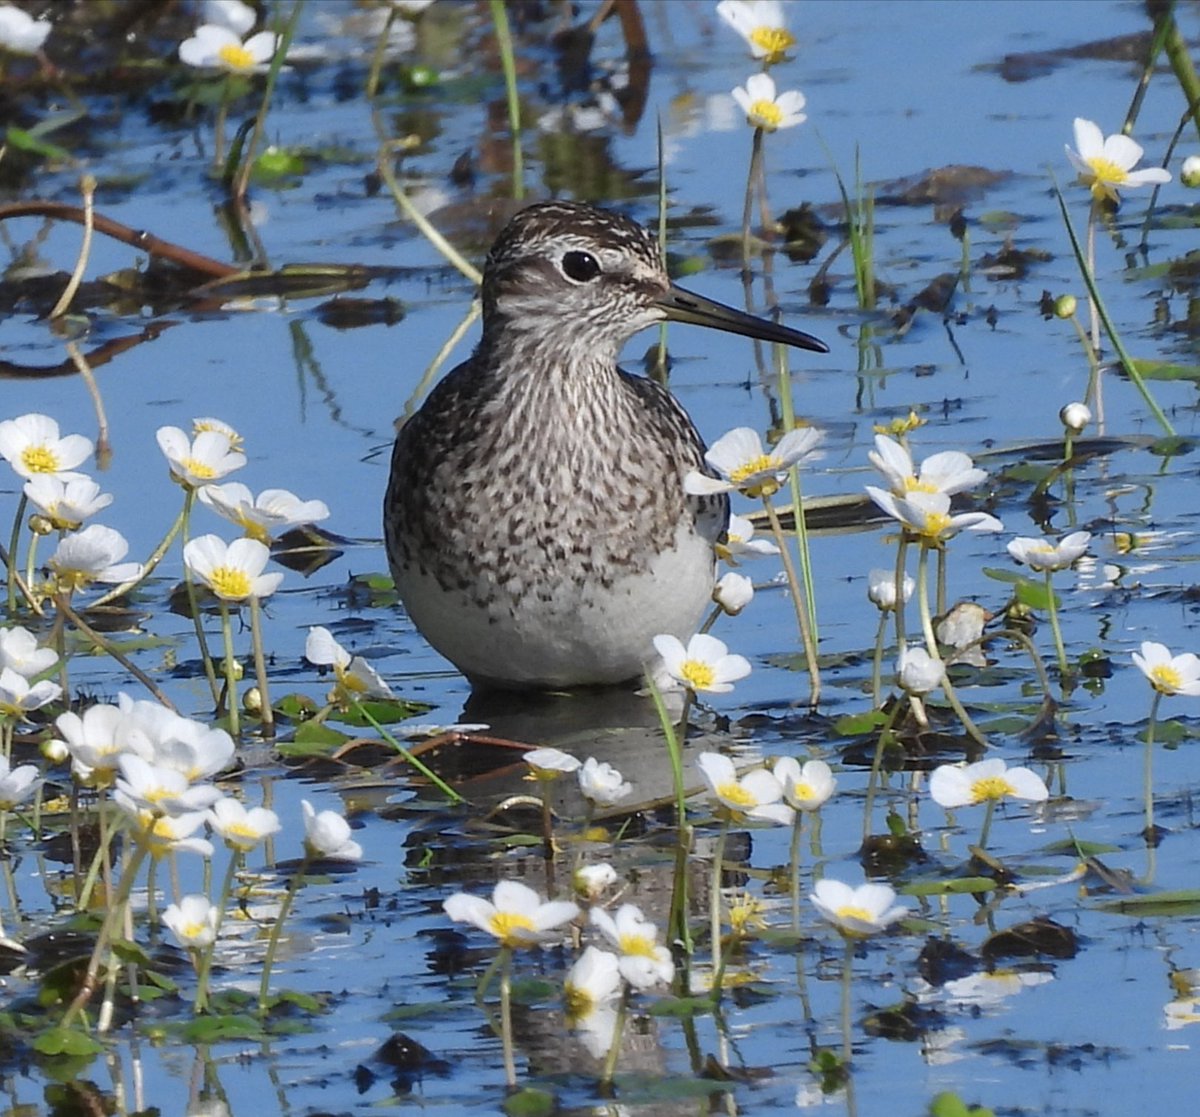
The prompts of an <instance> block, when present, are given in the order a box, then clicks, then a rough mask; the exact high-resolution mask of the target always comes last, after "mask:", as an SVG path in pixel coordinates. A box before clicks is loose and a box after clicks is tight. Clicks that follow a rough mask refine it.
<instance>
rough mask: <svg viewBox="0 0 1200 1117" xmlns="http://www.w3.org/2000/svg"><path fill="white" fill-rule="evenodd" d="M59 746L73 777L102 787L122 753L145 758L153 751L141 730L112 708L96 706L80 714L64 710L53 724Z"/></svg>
mask: <svg viewBox="0 0 1200 1117" xmlns="http://www.w3.org/2000/svg"><path fill="white" fill-rule="evenodd" d="M54 724H55V726H56V727H57V729H58V731H59V733H60V734H62V737H61V741H60V742H56V743H60V744H61V745H62V746H63V747H65V748H66V750H67V752H68V753H70V756H71V761H72V767H73V770H74V773H75V776H76V777H77V778H78V779H80V780H83V781H87V782H94V783H95V784H97V785H100V786H103V785H106V784H107V783H109V782H110V781H111V779H112V777H113V775H114V773H115V772H116V768H117V760H118V758H119V757H120V756H122V755H123V754H124V753H126V752H132V753H136V754H137V755H138V756H141V757H144V758H146V759H149V758H150V757H152V756H153V755H154V749H153V746H152V745H151V742H150V739H149V738H148V737H147V736H146V733H145V731H144V730H143V729H142V728H141V727H140V726H138V725H137V724H135V723H134V721H133V720H132V719H131V718H129V717H127V716H126V715H125V714H124V713H123V712H122V711H121V710H119V709H118V708H117V707H116V706H109V705H106V704H103V703H97V704H96V705H94V706H89V707H88V708H87V709H86V710H84V712H83V714H82V715H81V714H77V713H75V711H74V710H68V711H67V712H66V713H65V714H59V715H58V717H57V718H55V721H54Z"/></svg>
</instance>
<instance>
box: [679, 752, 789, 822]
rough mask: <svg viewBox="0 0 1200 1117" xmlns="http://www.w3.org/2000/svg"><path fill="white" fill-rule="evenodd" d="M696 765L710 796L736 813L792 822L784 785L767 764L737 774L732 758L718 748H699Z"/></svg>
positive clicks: (751, 817)
mask: <svg viewBox="0 0 1200 1117" xmlns="http://www.w3.org/2000/svg"><path fill="white" fill-rule="evenodd" d="M696 766H697V767H698V768H699V769H700V775H702V776H703V777H704V782H705V783H706V784H708V789H709V791H711V792H712V794H713V797H714V798H715V799H716V800H717V801H718V802H719V803H720V804H721V806H722V807H724V808H725V809H726V810H727V811H729V812H731V813H732V814H733V815H735V816H736V817H738V818H749V819H754V820H756V821H759V822H775V823H778V824H780V825H782V826H788V825H791V823H792V820H793V819H794V817H795V816H794V815H793V813H792V808H791V807H789V806H788V805H787V804H786V803H785V802H783V786H782V784H781V783H780V782H779V780H778V779H777V778H776V777H775V776H774V775H773V774H772V773H771V772H770V771H768V770H767V769H766V768H754V769H752V770H751V771H749V772H747V773H746V774H745V775H744V776H742V777H741V778H739V777H738V774H737V769H736V768H735V767H734V764H733V761H732V760H730V759H729V757H727V756H723V755H722V754H721V753H719V752H702V753H701V754H700V755H699V756H698V757H697V758H696Z"/></svg>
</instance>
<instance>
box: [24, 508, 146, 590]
mask: <svg viewBox="0 0 1200 1117" xmlns="http://www.w3.org/2000/svg"><path fill="white" fill-rule="evenodd" d="M128 552H129V544H128V543H127V542H126V541H125V537H124V536H123V535H122V534H121V533H120V532H119V531H113V529H112V528H110V527H104V526H103V525H101V524H92V525H90V526H89V527H85V528H84V529H83V530H82V531H76V532H72V533H71V534H70V535H64V536H63V537H62V539H60V540H59V541H58V547H57V549H56V550H55V552H54V554H52V555H51V556H50V558H49V560H48V561H47V565H48V566H49V567H50V569H51V570H52V571H53V572H54V576H55V579H56V581H57V582H58V587H59V589H62V590H78V589H84V588H86V587H87V586H90V585H91V584H92V583H93V582H112V583H121V582H133V581H136V580H137V579H138V578H140V577H141V576H142V564H141V563H140V562H122V561H121V559H123V558H124V557H125V556H126V554H128Z"/></svg>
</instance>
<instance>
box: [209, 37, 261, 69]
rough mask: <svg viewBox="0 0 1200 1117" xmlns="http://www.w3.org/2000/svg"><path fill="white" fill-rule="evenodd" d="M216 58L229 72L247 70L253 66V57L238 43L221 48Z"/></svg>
mask: <svg viewBox="0 0 1200 1117" xmlns="http://www.w3.org/2000/svg"><path fill="white" fill-rule="evenodd" d="M217 57H218V58H219V59H220V60H221V61H222V62H224V63H225V65H226V66H228V67H229V68H230V69H231V70H249V69H250V67H251V66H253V65H254V55H252V54H251V53H250V52H249V51H248V50H247V49H246V48H245V47H244V46H242V45H241V44H240V43H238V44H237V45H234V44H232V43H231V44H229V45H228V46H224V47H222V48H221V49H220V50H219V51H217Z"/></svg>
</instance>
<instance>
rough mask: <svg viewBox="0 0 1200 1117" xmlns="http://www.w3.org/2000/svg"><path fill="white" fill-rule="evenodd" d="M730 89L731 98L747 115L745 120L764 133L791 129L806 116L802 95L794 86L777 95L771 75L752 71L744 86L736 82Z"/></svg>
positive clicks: (802, 121)
mask: <svg viewBox="0 0 1200 1117" xmlns="http://www.w3.org/2000/svg"><path fill="white" fill-rule="evenodd" d="M732 92H733V99H734V100H735V101H736V102H737V103H738V105H739V106H740V107H741V109H742V112H744V113H745V114H746V121H747V123H749V124H752V125H754V127H755V128H761V129H762V130H763V131H764V132H776V131H778V130H779V129H780V128H794V127H795V126H796V125H797V124H803V123H804V122H805V121H806V120H807V119H808V116H807V115H806V114H805V113H803V112H802V111H801V110H802V109H803V108H804V105H805V99H804V94H803V93H801V92H800V91H799V90H797V89H788V90H785V91H784V92H783V93H779V94H777V93H776V90H775V82H774V81H773V80H772V78H771V75H770V74H751V75H750V77H749V78H748V79H747V81H746V84H745V86H740V85H739V86H738V87H737V88H736V89H734V90H733V91H732Z"/></svg>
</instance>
